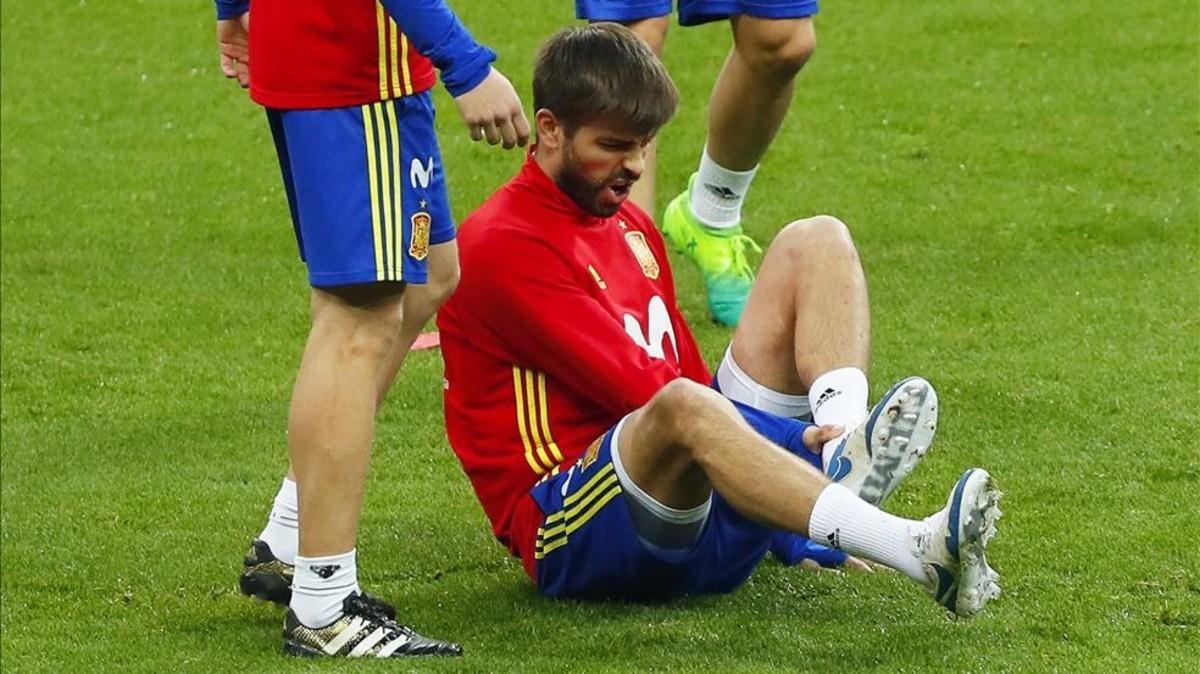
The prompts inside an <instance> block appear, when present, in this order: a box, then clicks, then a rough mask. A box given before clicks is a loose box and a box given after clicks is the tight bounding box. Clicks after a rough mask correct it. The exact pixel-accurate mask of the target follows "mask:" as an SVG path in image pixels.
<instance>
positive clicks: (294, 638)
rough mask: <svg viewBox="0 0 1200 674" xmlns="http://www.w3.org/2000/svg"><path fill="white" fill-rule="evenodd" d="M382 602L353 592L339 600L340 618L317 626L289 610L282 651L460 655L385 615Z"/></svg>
mask: <svg viewBox="0 0 1200 674" xmlns="http://www.w3.org/2000/svg"><path fill="white" fill-rule="evenodd" d="M381 606H383V607H387V608H388V609H391V607H390V606H388V605H387V604H386V603H385V602H382V601H380V600H378V599H375V598H374V597H370V596H368V595H366V594H364V593H359V592H355V593H354V594H351V595H350V596H348V597H346V599H345V600H343V601H342V611H343V613H342V617H340V618H338V619H337V620H335V621H333V622H332V623H330V624H329V625H326V626H325V627H320V628H316V629H314V628H312V627H307V626H305V625H303V624H301V623H300V621H299V620H298V619H297V618H296V614H295V613H294V612H292V611H291V610H288V612H287V617H286V618H284V622H283V652H284V653H285V654H287V655H294V656H298V657H320V656H328V657H338V658H400V657H410V656H424V655H462V646H459V645H458V644H454V643H450V642H448V641H440V640H438V639H430V638H428V637H423V636H421V635H420V634H417V633H416V632H414V631H413V629H412V628H410V627H408V626H406V625H401V624H399V623H397V622H396V621H395V620H394V619H392V618H389V617H387V616H386V615H385V614H384V613H383V612H382V610H381Z"/></svg>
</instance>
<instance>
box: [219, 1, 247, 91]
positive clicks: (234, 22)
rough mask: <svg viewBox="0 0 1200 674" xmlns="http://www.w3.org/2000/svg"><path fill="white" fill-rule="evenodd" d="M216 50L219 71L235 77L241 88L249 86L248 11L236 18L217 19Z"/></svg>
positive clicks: (226, 75)
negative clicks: (218, 56) (219, 61)
mask: <svg viewBox="0 0 1200 674" xmlns="http://www.w3.org/2000/svg"><path fill="white" fill-rule="evenodd" d="M217 51H219V52H220V54H221V72H222V73H223V74H224V75H225V77H228V78H230V79H233V78H236V79H237V81H238V84H240V85H242V88H243V89H245V88H246V87H249V86H250V13H249V12H246V13H245V14H243V15H241V16H239V17H238V18H236V19H224V20H220V21H217Z"/></svg>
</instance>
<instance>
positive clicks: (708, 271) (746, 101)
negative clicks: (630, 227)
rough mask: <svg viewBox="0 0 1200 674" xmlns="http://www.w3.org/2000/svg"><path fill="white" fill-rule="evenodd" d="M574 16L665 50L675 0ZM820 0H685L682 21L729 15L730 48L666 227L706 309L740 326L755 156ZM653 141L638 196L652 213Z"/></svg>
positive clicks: (638, 1) (779, 118) (782, 106)
mask: <svg viewBox="0 0 1200 674" xmlns="http://www.w3.org/2000/svg"><path fill="white" fill-rule="evenodd" d="M575 8H576V15H577V16H578V17H579V18H581V19H587V20H589V21H615V22H618V23H622V24H625V25H626V26H629V27H630V28H631V29H632V30H633V31H634V32H635V33H637V34H638V35H639V36H640V37H641V38H642V39H644V40H645V41H646V42H647V43H648V44H649V45H650V47H651V49H653V50H654V52H655V54H658V55H660V56H661V55H662V48H663V43H664V42H665V40H666V36H667V25H668V21H667V16H668V15H669V14H670V13H671V0H575ZM816 13H817V0H679V23H680V25H682V26H695V25H699V24H703V23H709V22H712V21H719V20H722V19H728V20H729V24H730V28H731V29H732V31H733V48H732V49H730V50H729V55H728V57H726V59H725V65H724V66H723V67H722V68H721V72H720V74H718V75H717V81H716V83H715V84H714V85H713V91H712V98H711V99H710V100H709V104H708V138H707V141H706V143H705V146H704V150H703V151H702V152H701V155H700V164H699V167H698V168H697V170H696V172H695V173H694V174H693V175H692V177H691V179H690V180H689V182H688V186H687V189H685V190H684V191H683V193H682V194H680V195H679V196H677V197H676V198H675V199H674V200H672V201H671V203H670V204H669V205H668V206H667V210H666V213H665V214H664V215H663V220H662V231H663V235H664V236H665V237H666V238H667V240H668V241H669V242H670V243H671V244H672V245H673V246H674V247H675V248H676V249H677V250H679V251H680V252H681V253H683V254H684V255H685V256H687V257H688V258H689V259H690V260H691V261H692V262H694V263H695V264H696V266H697V267H699V269H700V272H701V273H702V274H703V276H704V286H705V292H706V295H707V297H708V307H709V310H710V311H711V312H712V315H713V318H715V319H716V320H717V322H719V323H722V324H724V325H737V322H738V319H739V318H740V317H741V315H742V309H743V308H744V307H745V305H746V298H747V297H748V296H749V293H750V286H751V285H752V284H753V282H754V270H753V269H752V268H751V266H750V263H749V262H748V261H747V259H746V249H747V248H752V249H756V250H757V248H758V246H757V244H755V243H754V241H753V240H752V239H751V238H750V237H748V236H746V235H745V234H744V233H743V230H742V203H743V202H744V200H745V198H746V192H747V190H748V189H749V188H750V182H751V181H752V180H753V179H754V174H755V173H756V172H757V171H758V164H759V162H760V161H761V160H762V158H763V155H764V154H766V152H767V148H768V147H770V145H771V141H772V140H773V139H774V138H775V134H776V133H777V132H778V131H779V127H780V125H781V124H783V119H784V117H785V116H787V111H788V107H789V106H790V105H791V101H792V93H793V91H794V90H795V81H796V75H798V74H799V72H800V69H801V68H802V67H803V66H804V64H805V63H806V62H807V61H808V59H809V57H810V56H812V53H813V49H814V48H815V47H816V32H815V31H814V29H813V22H812V17H813V15H815V14H816ZM654 154H655V153H654V148H653V146H651V147H650V148H649V154H648V157H647V162H646V173H645V175H644V176H643V177H642V180H641V182H640V183H639V184H638V185H637V186H635V187H634V190H633V195H632V198H633V200H634V201H635V202H636V203H637V204H638V205H639V206H641V207H642V209H643V210H645V211H646V212H647V213H653V212H654V163H655V159H654Z"/></svg>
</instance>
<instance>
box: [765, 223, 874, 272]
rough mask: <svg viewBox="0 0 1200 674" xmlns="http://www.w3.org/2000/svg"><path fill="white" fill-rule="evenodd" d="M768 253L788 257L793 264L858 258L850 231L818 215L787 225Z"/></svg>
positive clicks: (842, 224) (844, 224)
mask: <svg viewBox="0 0 1200 674" xmlns="http://www.w3.org/2000/svg"><path fill="white" fill-rule="evenodd" d="M771 250H772V251H777V252H776V254H782V255H785V256H787V257H788V258H789V259H791V260H792V262H793V263H794V264H808V263H810V262H811V261H813V260H831V259H845V258H852V259H857V257H858V251H857V249H856V248H855V246H854V238H853V237H852V236H851V235H850V228H849V227H847V226H846V223H844V222H842V221H841V220H839V219H838V218H835V217H833V216H832V215H817V216H813V217H811V218H805V219H804V220H797V221H795V222H792V223H790V224H788V225H787V226H786V227H784V228H783V229H781V230H780V231H779V233H778V234H777V235H776V236H775V240H774V241H773V242H772V243H771Z"/></svg>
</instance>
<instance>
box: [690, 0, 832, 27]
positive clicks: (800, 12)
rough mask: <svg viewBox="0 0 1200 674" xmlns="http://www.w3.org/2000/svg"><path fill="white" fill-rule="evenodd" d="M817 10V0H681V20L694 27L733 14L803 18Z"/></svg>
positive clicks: (770, 17) (774, 17) (763, 17)
mask: <svg viewBox="0 0 1200 674" xmlns="http://www.w3.org/2000/svg"><path fill="white" fill-rule="evenodd" d="M818 9H819V8H818V6H817V1H816V0H679V23H680V25H684V26H695V25H698V24H702V23H708V22H710V21H721V20H724V19H728V18H730V17H733V16H753V17H757V18H761V19H802V18H806V17H810V16H812V15H814V14H816V13H817V10H818Z"/></svg>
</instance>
